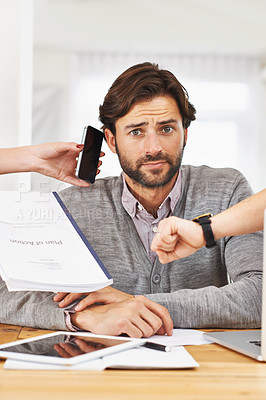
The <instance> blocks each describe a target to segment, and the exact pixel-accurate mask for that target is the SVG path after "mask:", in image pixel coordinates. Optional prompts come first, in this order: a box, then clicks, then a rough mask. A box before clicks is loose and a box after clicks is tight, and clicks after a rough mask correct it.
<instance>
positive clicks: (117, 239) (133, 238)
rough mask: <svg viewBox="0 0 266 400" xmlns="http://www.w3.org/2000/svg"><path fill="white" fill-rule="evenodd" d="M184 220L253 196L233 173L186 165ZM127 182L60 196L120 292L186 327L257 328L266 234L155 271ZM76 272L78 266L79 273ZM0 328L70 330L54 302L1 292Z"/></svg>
mask: <svg viewBox="0 0 266 400" xmlns="http://www.w3.org/2000/svg"><path fill="white" fill-rule="evenodd" d="M181 168H182V193H181V196H180V199H179V201H178V203H177V205H176V208H175V210H174V215H176V216H179V217H181V218H186V219H189V220H190V219H192V218H193V217H195V216H197V215H200V214H203V213H206V212H211V213H213V214H217V213H219V212H220V211H222V210H224V209H226V208H228V207H230V206H232V205H233V204H235V203H237V202H239V201H241V200H243V199H244V198H246V197H248V196H249V195H250V194H251V193H252V192H251V189H250V187H249V185H248V183H247V181H246V179H245V178H244V177H243V175H242V174H241V173H240V172H238V171H236V170H233V169H228V168H226V169H214V168H209V167H206V166H201V167H193V166H182V167H181ZM121 193H122V179H121V176H120V177H111V178H106V179H98V180H96V182H95V184H94V185H91V186H90V187H89V188H76V187H71V188H68V189H65V190H63V191H62V192H61V193H60V197H61V198H62V200H63V201H64V203H65V204H66V206H67V207H68V209H69V211H70V212H71V214H72V216H73V217H74V219H75V220H76V222H77V223H78V225H79V226H80V228H81V230H82V231H83V233H84V234H85V236H86V237H87V239H88V240H89V242H90V243H91V245H92V246H93V248H94V249H95V251H96V252H97V253H98V255H99V257H100V258H101V260H102V261H103V263H104V264H105V266H106V268H107V269H108V271H109V272H110V274H111V275H112V277H113V280H114V283H113V286H114V287H115V288H117V289H120V290H122V291H125V292H127V293H131V294H144V295H146V296H147V297H149V298H150V299H151V300H153V301H156V302H158V303H160V304H162V305H164V306H165V307H167V308H168V310H169V312H170V314H171V317H172V319H173V321H174V326H175V327H179V328H203V327H205V328H207V327H220V328H257V327H259V326H260V319H261V278H262V233H261V232H257V233H254V234H250V235H245V236H239V237H226V238H224V239H220V240H219V241H218V242H217V246H215V247H213V248H212V249H206V248H202V249H201V250H199V251H198V252H197V253H195V254H193V255H192V256H190V257H188V258H186V259H183V260H178V261H173V262H171V263H169V264H165V265H162V264H160V262H159V261H158V259H156V261H155V263H154V264H152V263H151V261H150V260H149V258H148V256H147V253H146V251H145V249H144V247H143V244H142V242H141V240H140V238H139V236H138V234H137V231H136V229H135V226H134V224H133V222H132V220H131V218H130V216H129V215H128V214H127V212H126V211H125V210H124V208H123V206H122V203H121ZM74 271H75V266H73V272H74ZM0 304H1V306H0V307H1V310H0V322H3V323H9V324H19V325H28V326H35V327H41V328H48V329H66V327H65V322H64V314H63V311H62V310H61V309H59V308H58V306H57V304H55V303H53V300H52V295H51V294H47V293H35V292H32V293H30V292H23V293H21V292H17V293H9V292H7V290H6V288H5V285H4V284H2V287H1V290H0Z"/></svg>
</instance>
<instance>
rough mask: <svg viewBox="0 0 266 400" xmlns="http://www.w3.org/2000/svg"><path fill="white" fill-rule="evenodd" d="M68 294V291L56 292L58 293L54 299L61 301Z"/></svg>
mask: <svg viewBox="0 0 266 400" xmlns="http://www.w3.org/2000/svg"><path fill="white" fill-rule="evenodd" d="M66 295H68V293H65V292H58V293H56V295H55V296H54V301H61V300H62V299H63V298H64V297H65V296H66Z"/></svg>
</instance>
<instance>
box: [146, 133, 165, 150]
mask: <svg viewBox="0 0 266 400" xmlns="http://www.w3.org/2000/svg"><path fill="white" fill-rule="evenodd" d="M144 146H145V153H146V154H150V155H155V154H158V153H160V152H161V151H162V146H161V143H160V138H159V136H158V135H156V133H155V132H149V133H147V134H146V137H145V143H144Z"/></svg>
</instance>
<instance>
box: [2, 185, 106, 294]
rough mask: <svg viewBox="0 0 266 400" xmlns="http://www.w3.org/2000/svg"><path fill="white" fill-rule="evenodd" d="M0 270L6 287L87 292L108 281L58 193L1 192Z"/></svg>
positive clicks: (104, 284) (101, 266)
mask: <svg viewBox="0 0 266 400" xmlns="http://www.w3.org/2000/svg"><path fill="white" fill-rule="evenodd" d="M0 204H1V207H0V274H1V276H2V279H3V280H4V281H5V282H6V285H7V287H8V289H9V290H11V291H12V290H38V291H55V292H57V291H60V292H90V291H94V290H98V289H101V288H103V287H105V286H108V285H110V284H112V278H111V276H110V274H109V273H108V271H107V270H106V268H105V267H104V265H103V263H102V262H101V260H100V258H99V257H98V255H97V254H96V253H95V251H94V250H93V248H92V247H91V245H90V244H89V243H88V241H87V239H86V238H85V236H84V235H83V233H82V232H81V230H80V229H79V227H78V226H77V224H76V222H75V221H74V220H73V218H72V216H71V214H70V213H69V212H68V210H67V209H66V207H65V205H64V204H63V202H62V201H61V199H60V197H59V196H58V194H57V193H39V192H27V193H21V192H1V191H0Z"/></svg>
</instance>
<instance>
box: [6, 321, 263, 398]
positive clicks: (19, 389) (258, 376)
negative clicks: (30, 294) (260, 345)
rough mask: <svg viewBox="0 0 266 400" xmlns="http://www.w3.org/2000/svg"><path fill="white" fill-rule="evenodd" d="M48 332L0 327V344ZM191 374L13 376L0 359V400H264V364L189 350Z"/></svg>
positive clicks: (219, 351) (208, 349)
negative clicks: (192, 362) (194, 366)
mask: <svg viewBox="0 0 266 400" xmlns="http://www.w3.org/2000/svg"><path fill="white" fill-rule="evenodd" d="M49 332H50V331H43V330H42V331H41V330H36V329H31V328H22V327H18V326H10V325H2V324H0V343H6V342H9V341H12V340H16V339H25V338H28V337H32V336H36V335H39V334H43V333H49ZM187 350H188V351H189V352H190V354H191V355H192V356H193V357H194V358H195V359H196V360H197V361H198V362H199V364H200V367H199V368H198V369H194V370H166V371H151V370H148V371H126V370H106V371H12V370H4V369H3V363H4V360H1V359H0V399H1V400H24V399H27V400H33V399H34V400H43V399H45V400H58V399H64V400H80V399H86V400H87V399H89V400H98V399H100V400H140V399H141V400H142V399H145V400H164V399H167V400H168V399H169V400H171V399H179V400H181V399H191V400H195V399H196V400H203V399H204V400H209V399H210V400H219V399H223V400H224V399H226V400H235V399H254V400H260V399H261V400H262V399H263V400H265V399H266V363H265V364H264V363H260V362H257V361H255V360H254V361H253V360H252V359H250V358H248V357H245V356H242V355H240V354H238V353H236V352H233V351H231V350H228V349H225V348H223V347H220V346H218V345H215V344H209V345H202V346H187Z"/></svg>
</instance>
